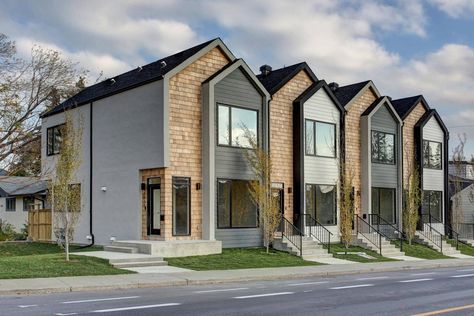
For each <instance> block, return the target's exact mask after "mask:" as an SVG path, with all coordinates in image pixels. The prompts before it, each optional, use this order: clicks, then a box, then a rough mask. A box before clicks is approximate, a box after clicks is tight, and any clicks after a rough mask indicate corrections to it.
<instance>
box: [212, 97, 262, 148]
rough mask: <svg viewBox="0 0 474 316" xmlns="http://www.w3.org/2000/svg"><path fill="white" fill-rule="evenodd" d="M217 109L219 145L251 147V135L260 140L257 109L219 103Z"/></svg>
mask: <svg viewBox="0 0 474 316" xmlns="http://www.w3.org/2000/svg"><path fill="white" fill-rule="evenodd" d="M217 111H218V113H217V116H218V118H217V120H218V122H217V126H218V131H217V134H218V136H217V138H218V144H219V145H223V146H232V147H243V148H250V147H251V144H250V141H249V137H250V138H253V139H255V141H257V142H258V139H257V138H258V137H257V117H258V115H257V111H256V110H249V109H243V108H238V107H233V106H228V105H221V104H219V106H218V110H217ZM247 132H248V134H247V135H246V133H247Z"/></svg>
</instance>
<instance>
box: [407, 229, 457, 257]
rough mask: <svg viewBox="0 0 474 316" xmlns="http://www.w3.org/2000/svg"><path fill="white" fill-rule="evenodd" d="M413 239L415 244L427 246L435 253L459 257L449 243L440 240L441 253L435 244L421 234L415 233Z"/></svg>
mask: <svg viewBox="0 0 474 316" xmlns="http://www.w3.org/2000/svg"><path fill="white" fill-rule="evenodd" d="M415 238H416V240H417V242H419V243H421V244H423V245H425V246H428V247H430V248H432V249H434V250H436V251H439V252H441V253H442V254H443V255H446V256H459V255H461V252H460V251H459V250H456V248H455V247H453V246H451V245H450V244H449V243H447V242H446V241H445V240H442V241H441V242H442V247H443V249H442V251H441V249H440V248H439V247H438V246H437V245H436V244H435V243H433V242H432V241H431V240H429V239H428V238H426V237H425V236H424V235H423V234H422V233H421V232H419V231H417V232H416V233H415Z"/></svg>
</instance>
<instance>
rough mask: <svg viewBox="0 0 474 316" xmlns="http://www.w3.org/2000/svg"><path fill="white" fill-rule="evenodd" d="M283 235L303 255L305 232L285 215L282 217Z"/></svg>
mask: <svg viewBox="0 0 474 316" xmlns="http://www.w3.org/2000/svg"><path fill="white" fill-rule="evenodd" d="M281 221H282V225H281V235H282V237H284V238H286V239H287V240H288V241H289V242H290V243H292V244H293V246H295V247H296V249H297V250H298V251H299V253H300V256H302V255H303V233H302V232H301V231H300V230H299V229H298V228H297V227H296V226H295V225H293V224H292V223H291V222H290V221H289V220H287V219H286V218H285V217H282V220H281Z"/></svg>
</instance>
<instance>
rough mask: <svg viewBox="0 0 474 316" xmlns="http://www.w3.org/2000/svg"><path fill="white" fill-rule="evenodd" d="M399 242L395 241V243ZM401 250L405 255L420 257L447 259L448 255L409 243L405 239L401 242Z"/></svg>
mask: <svg viewBox="0 0 474 316" xmlns="http://www.w3.org/2000/svg"><path fill="white" fill-rule="evenodd" d="M398 244H399V243H398V242H397V245H398ZM403 252H404V253H405V255H407V256H410V257H415V258H420V259H449V258H450V257H448V256H445V255H443V254H442V253H441V252H438V251H436V250H434V249H432V248H430V247H428V246H425V245H422V244H418V243H415V242H412V244H411V245H409V244H408V242H407V241H404V242H403Z"/></svg>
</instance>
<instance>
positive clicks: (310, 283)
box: [288, 281, 329, 286]
mask: <svg viewBox="0 0 474 316" xmlns="http://www.w3.org/2000/svg"><path fill="white" fill-rule="evenodd" d="M326 283H329V282H328V281H318V282H305V283H291V284H288V286H300V285H314V284H326Z"/></svg>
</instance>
